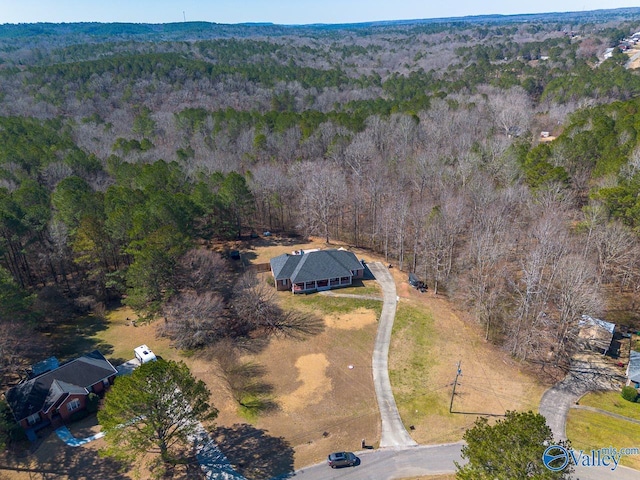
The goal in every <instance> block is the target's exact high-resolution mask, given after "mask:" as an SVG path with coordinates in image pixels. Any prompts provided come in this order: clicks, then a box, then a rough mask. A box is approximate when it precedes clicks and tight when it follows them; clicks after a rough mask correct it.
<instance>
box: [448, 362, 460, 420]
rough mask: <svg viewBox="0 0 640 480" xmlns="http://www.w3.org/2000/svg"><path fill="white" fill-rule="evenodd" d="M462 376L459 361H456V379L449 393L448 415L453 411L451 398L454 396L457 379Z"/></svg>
mask: <svg viewBox="0 0 640 480" xmlns="http://www.w3.org/2000/svg"><path fill="white" fill-rule="evenodd" d="M460 375H462V369H461V368H460V360H458V368H457V370H456V379H455V380H454V381H453V390H452V391H451V403H450V404H449V413H452V412H451V410H453V397H454V395H455V394H456V386H457V385H458V377H459V376H460Z"/></svg>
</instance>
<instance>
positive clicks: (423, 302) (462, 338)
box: [390, 269, 545, 443]
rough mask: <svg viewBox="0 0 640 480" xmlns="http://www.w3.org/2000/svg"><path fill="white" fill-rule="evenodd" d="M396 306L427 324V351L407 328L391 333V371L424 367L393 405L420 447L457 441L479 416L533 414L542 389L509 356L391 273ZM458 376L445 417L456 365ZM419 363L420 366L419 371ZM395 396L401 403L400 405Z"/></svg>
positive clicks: (442, 301)
mask: <svg viewBox="0 0 640 480" xmlns="http://www.w3.org/2000/svg"><path fill="white" fill-rule="evenodd" d="M392 273H393V275H394V278H395V280H396V285H397V287H398V295H399V296H400V299H401V300H400V301H401V307H400V308H403V307H404V306H406V307H408V308H410V307H413V308H414V309H418V311H421V312H424V313H423V315H426V316H429V317H430V318H431V322H430V323H429V325H430V326H429V328H430V329H431V331H430V332H429V335H428V342H429V345H428V348H417V347H416V346H415V344H416V341H418V340H419V338H420V335H418V334H416V332H415V331H412V330H411V329H406V330H403V331H397V330H396V332H395V333H394V336H393V339H392V345H391V349H390V368H391V369H402V368H403V367H404V368H409V369H411V370H413V373H414V375H415V371H416V369H415V368H413V367H412V365H416V364H417V365H418V369H419V368H423V369H424V371H423V373H422V374H421V375H420V374H417V375H415V380H414V381H413V383H412V384H411V385H403V386H402V388H403V391H397V392H396V391H395V385H394V392H396V395H397V397H396V402H397V403H398V408H399V410H400V414H401V416H402V419H403V422H404V423H405V425H407V426H409V425H413V426H414V428H415V430H413V431H412V432H411V433H412V436H413V438H414V439H415V440H416V441H417V442H419V443H438V442H447V441H457V440H460V439H461V438H462V435H463V433H464V431H465V430H466V429H467V428H468V427H469V426H471V425H472V424H473V422H474V421H475V419H476V418H477V416H478V414H484V415H502V414H504V413H505V411H507V410H525V411H526V410H534V411H536V410H537V405H538V404H539V402H540V398H541V396H542V393H543V392H544V389H545V386H544V385H541V384H540V383H539V382H537V381H536V380H535V379H534V378H533V377H532V376H530V375H528V374H527V373H526V372H525V371H524V370H523V368H521V366H520V365H518V364H517V363H516V362H514V361H513V360H512V359H511V358H510V357H509V356H508V355H506V354H505V353H504V352H501V351H500V350H498V349H496V348H495V347H494V346H492V345H490V344H488V343H487V342H485V341H484V339H483V336H482V332H481V331H480V330H479V329H478V328H476V326H475V325H473V324H471V323H470V322H466V321H463V320H462V318H461V314H459V313H458V312H456V311H455V310H454V309H453V308H452V306H451V304H450V303H449V302H448V301H447V300H446V299H444V298H442V297H436V296H434V295H433V293H432V292H430V291H429V292H427V293H419V292H418V291H417V290H415V289H413V288H411V287H410V286H409V284H408V282H407V279H406V275H405V274H404V273H402V272H399V271H398V270H395V269H392ZM458 361H460V362H461V369H462V376H461V377H460V379H459V384H458V387H457V389H456V396H455V398H454V403H453V411H454V412H459V413H453V414H452V413H449V403H450V399H451V391H452V383H453V380H454V378H455V375H456V366H457V363H458ZM421 364H422V366H420V365H421ZM398 397H403V398H405V399H406V400H405V401H402V399H400V401H399V398H398Z"/></svg>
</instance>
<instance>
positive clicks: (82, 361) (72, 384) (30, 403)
mask: <svg viewBox="0 0 640 480" xmlns="http://www.w3.org/2000/svg"><path fill="white" fill-rule="evenodd" d="M116 373H117V370H116V369H115V368H114V367H113V365H111V363H109V361H108V360H107V359H106V358H104V356H103V355H102V354H101V353H100V352H99V351H98V350H94V351H93V352H91V353H87V354H85V355H83V356H81V357H78V358H76V359H73V360H71V361H69V362H67V363H64V364H62V365H61V366H60V367H58V368H56V369H54V370H50V371H48V372H45V373H43V374H42V375H39V376H37V377H35V378H32V379H31V380H27V381H26V382H22V383H20V384H18V385H16V386H15V387H13V388H11V389H10V390H9V391H7V393H5V397H6V399H7V403H8V404H9V406H10V407H11V411H12V412H13V416H14V417H15V419H16V420H18V421H20V420H22V419H23V418H27V417H28V416H29V415H33V414H34V413H37V412H39V411H47V410H49V409H50V408H51V407H52V406H54V404H55V403H56V402H57V401H58V400H59V399H60V397H61V396H63V395H69V394H73V393H81V394H82V393H87V388H89V387H90V386H92V385H94V384H96V383H98V382H100V381H102V380H104V379H105V378H108V377H110V376H112V375H115V374H116Z"/></svg>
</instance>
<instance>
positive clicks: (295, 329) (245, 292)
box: [233, 272, 324, 338]
mask: <svg viewBox="0 0 640 480" xmlns="http://www.w3.org/2000/svg"><path fill="white" fill-rule="evenodd" d="M275 297H276V295H275V289H274V288H273V287H271V286H270V285H268V284H267V283H265V282H260V281H258V280H257V279H256V277H255V275H253V274H252V273H251V272H248V273H246V274H245V275H243V276H242V277H241V278H240V280H239V281H238V283H237V284H236V292H235V294H234V300H233V307H234V309H235V312H236V315H237V317H238V319H239V321H240V322H242V323H246V324H247V325H248V326H249V328H250V330H252V331H253V330H257V331H260V332H261V333H264V334H267V335H281V336H286V337H293V338H303V337H305V336H309V335H315V334H317V333H320V332H321V331H322V330H323V328H324V326H323V323H322V319H320V318H318V317H316V316H315V315H313V314H307V313H304V312H300V311H297V310H292V309H287V310H284V309H282V308H280V306H279V305H278V304H277V303H276V298H275Z"/></svg>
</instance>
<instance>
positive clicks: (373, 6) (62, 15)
mask: <svg viewBox="0 0 640 480" xmlns="http://www.w3.org/2000/svg"><path fill="white" fill-rule="evenodd" d="M633 6H640V3H639V2H638V0H609V1H606V0H555V1H554V0H537V1H529V2H522V1H514V0H485V1H481V0H457V1H437V2H436V1H434V0H209V1H206V0H181V1H177V0H0V24H2V23H34V22H80V21H84V22H89V21H91V22H134V23H167V22H181V21H183V19H184V18H186V20H187V21H197V20H202V21H209V22H218V23H242V22H273V23H280V24H308V23H347V22H366V21H374V20H398V19H417V18H438V17H454V16H465V15H483V14H496V13H497V14H505V15H508V14H514V13H540V12H567V11H582V10H596V9H600V8H619V7H633Z"/></svg>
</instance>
